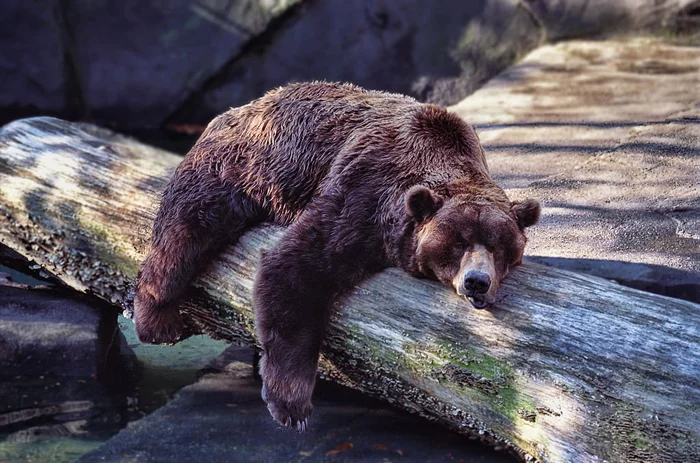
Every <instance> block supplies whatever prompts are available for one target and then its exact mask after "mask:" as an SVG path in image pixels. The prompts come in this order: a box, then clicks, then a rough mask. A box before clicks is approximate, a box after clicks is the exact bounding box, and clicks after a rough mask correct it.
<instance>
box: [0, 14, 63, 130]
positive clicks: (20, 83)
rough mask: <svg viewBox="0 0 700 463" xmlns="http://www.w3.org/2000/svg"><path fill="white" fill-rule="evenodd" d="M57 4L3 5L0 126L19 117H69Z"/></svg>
mask: <svg viewBox="0 0 700 463" xmlns="http://www.w3.org/2000/svg"><path fill="white" fill-rule="evenodd" d="M63 38H64V37H63V31H62V28H61V20H60V11H59V8H58V1H57V0H50V1H47V2H42V3H41V5H39V4H35V3H34V2H26V1H24V0H4V1H3V3H2V14H0V88H2V91H0V122H2V121H3V119H4V118H3V117H2V113H3V112H6V113H9V112H11V113H12V114H14V115H15V116H16V117H21V116H23V115H31V114H36V112H37V111H41V112H43V113H47V112H48V113H56V114H66V113H69V112H70V111H69V110H70V107H69V106H70V104H71V103H70V102H69V101H68V99H67V96H68V95H67V93H68V88H69V87H68V86H69V83H68V79H69V78H70V76H69V75H67V73H66V62H65V58H66V57H65V55H64V53H63V50H64V45H63V43H64V40H63Z"/></svg>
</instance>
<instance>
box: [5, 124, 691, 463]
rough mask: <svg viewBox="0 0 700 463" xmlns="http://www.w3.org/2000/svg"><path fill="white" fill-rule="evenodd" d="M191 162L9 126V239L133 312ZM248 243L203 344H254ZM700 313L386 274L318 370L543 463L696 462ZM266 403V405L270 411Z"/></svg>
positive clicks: (221, 268) (207, 310)
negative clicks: (470, 289) (178, 176)
mask: <svg viewBox="0 0 700 463" xmlns="http://www.w3.org/2000/svg"><path fill="white" fill-rule="evenodd" d="M180 159H181V158H179V157H177V156H175V155H172V154H169V153H166V152H163V151H160V150H157V149H155V148H151V147H148V146H145V145H142V144H140V143H138V142H136V141H134V140H132V139H129V138H126V137H123V136H119V135H115V134H113V133H112V132H109V131H107V130H104V129H100V128H97V127H94V126H90V125H84V124H72V123H68V122H64V121H61V120H58V119H51V118H36V119H28V120H22V121H16V122H13V123H11V124H9V125H7V126H5V127H4V128H2V129H1V130H0V227H1V228H0V241H2V242H3V243H5V244H6V245H9V246H10V247H12V248H14V249H16V250H17V251H19V252H21V253H22V254H24V255H25V256H27V257H28V258H30V259H33V260H35V261H36V262H37V263H39V264H40V265H42V266H44V267H46V268H47V269H48V270H49V271H51V272H52V273H54V274H55V275H56V276H58V277H59V278H60V279H61V280H62V281H64V282H65V283H66V284H68V285H69V286H71V287H73V288H76V289H78V290H81V291H86V292H90V293H94V294H96V295H98V296H100V297H102V298H104V299H106V300H108V301H111V302H112V303H115V304H122V305H123V306H124V307H126V308H127V309H129V306H130V301H129V293H130V290H131V284H132V283H131V281H132V279H133V277H134V276H135V274H136V271H137V268H138V264H139V262H140V261H141V259H142V258H143V255H144V250H145V246H146V242H147V238H148V233H149V226H150V223H151V221H152V219H153V217H154V214H155V210H156V208H157V204H158V198H159V194H160V192H161V191H162V190H163V189H164V187H165V185H166V183H167V180H168V178H169V176H170V174H171V173H172V171H173V170H174V168H175V167H176V166H177V164H178V162H179V161H180ZM282 233H283V230H281V229H279V228H274V227H261V228H258V229H256V230H253V231H250V232H249V233H247V234H246V235H245V236H244V237H243V238H242V240H241V242H240V243H239V244H238V245H237V246H235V247H231V248H229V249H228V250H227V252H226V253H225V254H223V255H222V256H221V257H219V258H218V259H217V261H216V262H215V263H214V264H213V265H212V266H211V267H210V268H209V269H208V270H207V271H206V272H205V273H204V274H203V275H202V277H201V278H200V279H199V280H198V281H197V282H196V283H195V285H194V288H193V290H192V297H191V299H190V300H189V301H188V302H187V303H186V304H185V307H184V311H185V312H186V317H187V318H188V320H189V323H190V330H191V331H192V332H201V333H206V334H208V335H210V336H213V337H216V338H223V339H227V340H230V341H233V342H238V343H241V344H253V343H254V339H253V334H252V333H253V315H252V309H251V299H250V295H251V289H252V285H253V280H254V276H255V266H256V264H257V260H258V255H259V252H260V250H261V249H264V248H269V247H271V246H273V245H274V243H275V242H276V241H277V240H278V239H279V238H280V236H281V234H282ZM699 309H700V306H698V305H695V304H693V303H690V302H685V301H680V300H675V299H670V298H666V297H662V296H657V295H652V294H648V293H644V292H640V291H637V290H633V289H629V288H625V287H621V286H619V285H616V284H614V283H611V282H608V281H605V280H601V279H598V278H595V277H590V276H585V275H579V274H575V273H570V272H566V271H561V270H555V269H552V268H547V267H543V266H540V265H536V264H533V263H525V264H524V265H523V266H521V267H520V268H519V269H518V270H517V271H515V272H514V273H513V274H512V276H510V277H509V278H508V279H507V281H506V282H505V283H504V285H503V286H502V289H501V295H500V300H499V302H498V303H497V304H496V305H495V306H494V307H493V308H492V309H490V310H475V309H472V308H471V307H470V306H469V305H468V304H467V303H466V302H465V301H464V300H462V299H461V298H459V297H457V296H456V295H455V294H453V293H452V292H451V291H449V290H447V289H445V288H443V287H442V286H440V285H438V284H436V283H433V282H429V281H424V280H416V279H413V278H411V277H409V276H407V275H405V274H404V273H402V272H401V271H399V270H396V269H391V270H388V271H385V272H383V273H381V274H379V275H376V276H375V277H373V278H371V279H369V280H367V281H366V282H364V283H363V284H362V285H361V286H359V287H357V288H356V289H355V290H354V291H353V292H352V293H351V294H348V295H347V296H346V297H344V298H343V299H342V300H340V301H338V303H337V310H336V312H335V315H334V317H333V321H332V325H331V328H330V331H329V333H328V335H327V340H326V343H325V346H324V351H323V358H322V361H321V365H322V368H321V369H322V372H321V374H322V376H325V377H326V378H329V379H332V380H334V381H337V382H340V383H342V384H345V385H349V386H351V387H353V388H356V389H359V390H361V391H364V392H366V393H368V394H371V395H373V396H376V397H380V398H382V399H385V400H387V401H388V402H390V403H393V404H396V405H398V406H400V407H402V408H405V409H407V410H410V411H412V412H415V413H417V414H419V415H422V416H424V417H427V418H429V419H431V420H435V421H438V422H441V423H443V424H445V425H447V426H449V427H451V428H454V429H457V430H459V431H461V432H465V433H468V434H471V435H474V436H478V437H480V438H482V439H484V440H486V441H489V442H492V443H494V444H495V445H498V446H502V447H507V448H510V449H511V450H513V451H514V452H515V453H517V454H519V455H520V456H522V457H523V458H525V459H533V458H534V459H537V460H540V461H551V462H565V461H601V460H607V461H620V462H623V461H624V462H630V461H631V462H636V461H639V462H642V461H644V462H648V461H659V462H680V461H700V443H699V440H700V439H699V437H700V435H699V433H700V410H699V408H700V379H699V378H700V356H699V355H698V352H700V330H699V328H698V323H697V319H698V318H697V317H698V315H700V310H699ZM261 406H263V405H262V403H261Z"/></svg>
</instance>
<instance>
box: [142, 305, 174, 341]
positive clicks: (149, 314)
mask: <svg viewBox="0 0 700 463" xmlns="http://www.w3.org/2000/svg"><path fill="white" fill-rule="evenodd" d="M134 325H135V327H136V334H137V335H138V337H139V341H141V342H144V343H148V344H174V343H176V342H178V341H180V340H181V339H182V336H183V334H184V332H185V323H184V322H183V321H182V317H181V316H180V312H178V311H177V310H168V311H167V312H166V311H163V310H153V309H151V310H147V311H144V310H143V308H142V307H136V310H135V311H134Z"/></svg>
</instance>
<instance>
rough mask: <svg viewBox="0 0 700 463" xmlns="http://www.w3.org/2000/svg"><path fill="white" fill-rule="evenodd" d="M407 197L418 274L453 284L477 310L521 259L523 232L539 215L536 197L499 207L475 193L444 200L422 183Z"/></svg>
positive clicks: (484, 303) (409, 192) (408, 193)
mask: <svg viewBox="0 0 700 463" xmlns="http://www.w3.org/2000/svg"><path fill="white" fill-rule="evenodd" d="M405 201H406V211H407V213H408V214H409V216H411V217H412V218H413V219H414V220H415V221H416V222H417V224H418V227H417V230H418V232H417V244H416V250H415V262H416V264H417V267H418V271H419V272H420V274H422V275H424V276H426V277H428V278H435V279H437V280H439V281H441V282H442V283H444V284H446V285H448V286H451V287H452V288H454V290H455V291H456V292H457V294H459V295H461V296H464V297H466V298H468V299H469V300H470V301H471V303H472V305H474V307H477V308H483V307H486V306H487V305H488V304H490V303H493V302H494V301H495V296H496V292H497V291H498V287H499V285H500V283H501V281H503V279H504V278H505V276H506V275H507V274H508V271H509V270H510V269H512V268H513V267H515V266H517V265H519V264H520V263H521V262H522V258H523V251H524V250H525V243H526V241H527V239H526V238H525V233H524V230H525V228H526V227H529V226H531V225H534V224H535V223H537V221H538V220H539V217H540V204H539V202H537V201H536V200H532V199H527V200H525V201H522V202H512V203H509V207H503V206H502V205H499V204H496V203H495V202H493V201H490V200H488V199H484V198H479V197H474V196H473V195H460V194H457V195H455V196H452V197H449V198H445V197H442V196H440V195H438V194H437V193H435V192H434V191H432V190H431V189H429V188H426V187H424V186H414V187H412V188H411V189H410V190H409V191H408V192H407V193H406V196H405ZM499 206H500V207H499Z"/></svg>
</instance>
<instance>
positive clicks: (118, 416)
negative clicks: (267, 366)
mask: <svg viewBox="0 0 700 463" xmlns="http://www.w3.org/2000/svg"><path fill="white" fill-rule="evenodd" d="M8 253H9V251H7V249H5V250H2V252H0V259H2V261H0V262H5V263H7V262H8V260H9V261H11V262H12V265H13V267H14V268H10V267H7V266H4V265H1V264H0V272H4V273H6V274H9V275H11V277H12V279H13V281H15V282H17V283H22V284H27V285H32V286H36V285H45V286H46V285H48V286H50V285H51V284H52V280H51V279H50V278H47V277H48V275H45V274H40V273H39V272H40V271H39V270H38V269H37V270H33V269H31V268H29V267H28V266H26V265H24V266H22V270H18V269H17V266H18V265H17V263H18V262H19V261H18V260H16V259H15V257H16V256H10V258H7V257H8V256H7V254H8ZM3 257H5V259H3ZM118 327H119V330H120V332H121V334H122V335H123V336H121V337H120V338H121V346H120V353H119V355H118V358H117V360H116V362H115V365H114V366H113V367H114V368H123V373H122V372H121V371H122V370H120V373H119V374H118V375H115V376H117V378H116V379H115V378H112V379H110V380H104V379H100V380H98V379H97V378H95V377H84V378H81V377H43V376H41V377H38V378H37V377H22V376H19V377H15V378H14V379H10V380H2V379H0V462H2V463H5V462H7V463H10V462H72V461H74V460H75V459H77V458H78V457H79V456H81V455H83V454H85V453H87V452H89V451H92V450H94V449H95V448H97V447H99V446H100V445H101V444H102V443H103V442H104V441H106V440H107V439H109V438H110V437H111V436H113V435H114V434H116V433H117V432H119V430H120V429H122V428H124V427H125V426H127V425H128V424H129V423H130V422H133V421H135V420H138V419H140V418H142V417H143V416H145V415H147V414H149V413H150V412H152V411H154V410H156V409H157V408H159V407H161V406H162V405H164V404H165V403H166V402H167V401H168V400H170V398H172V397H173V395H174V394H175V393H176V392H177V391H178V390H179V389H181V388H182V387H184V386H186V385H188V384H191V383H193V382H194V381H195V380H196V379H197V373H198V371H199V370H201V369H202V368H203V367H204V366H206V365H207V363H209V362H210V361H211V360H212V359H214V358H215V357H217V356H218V355H219V354H220V353H221V352H222V351H223V350H224V349H225V348H226V347H228V344H227V343H226V342H223V341H216V340H213V339H211V338H208V337H205V336H193V337H191V338H188V339H186V340H184V341H182V342H180V343H178V344H177V345H175V346H152V345H144V344H140V343H139V342H138V339H137V337H136V332H135V331H134V326H133V323H132V322H131V320H128V319H126V318H124V317H121V316H119V317H118ZM119 376H121V377H119Z"/></svg>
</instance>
